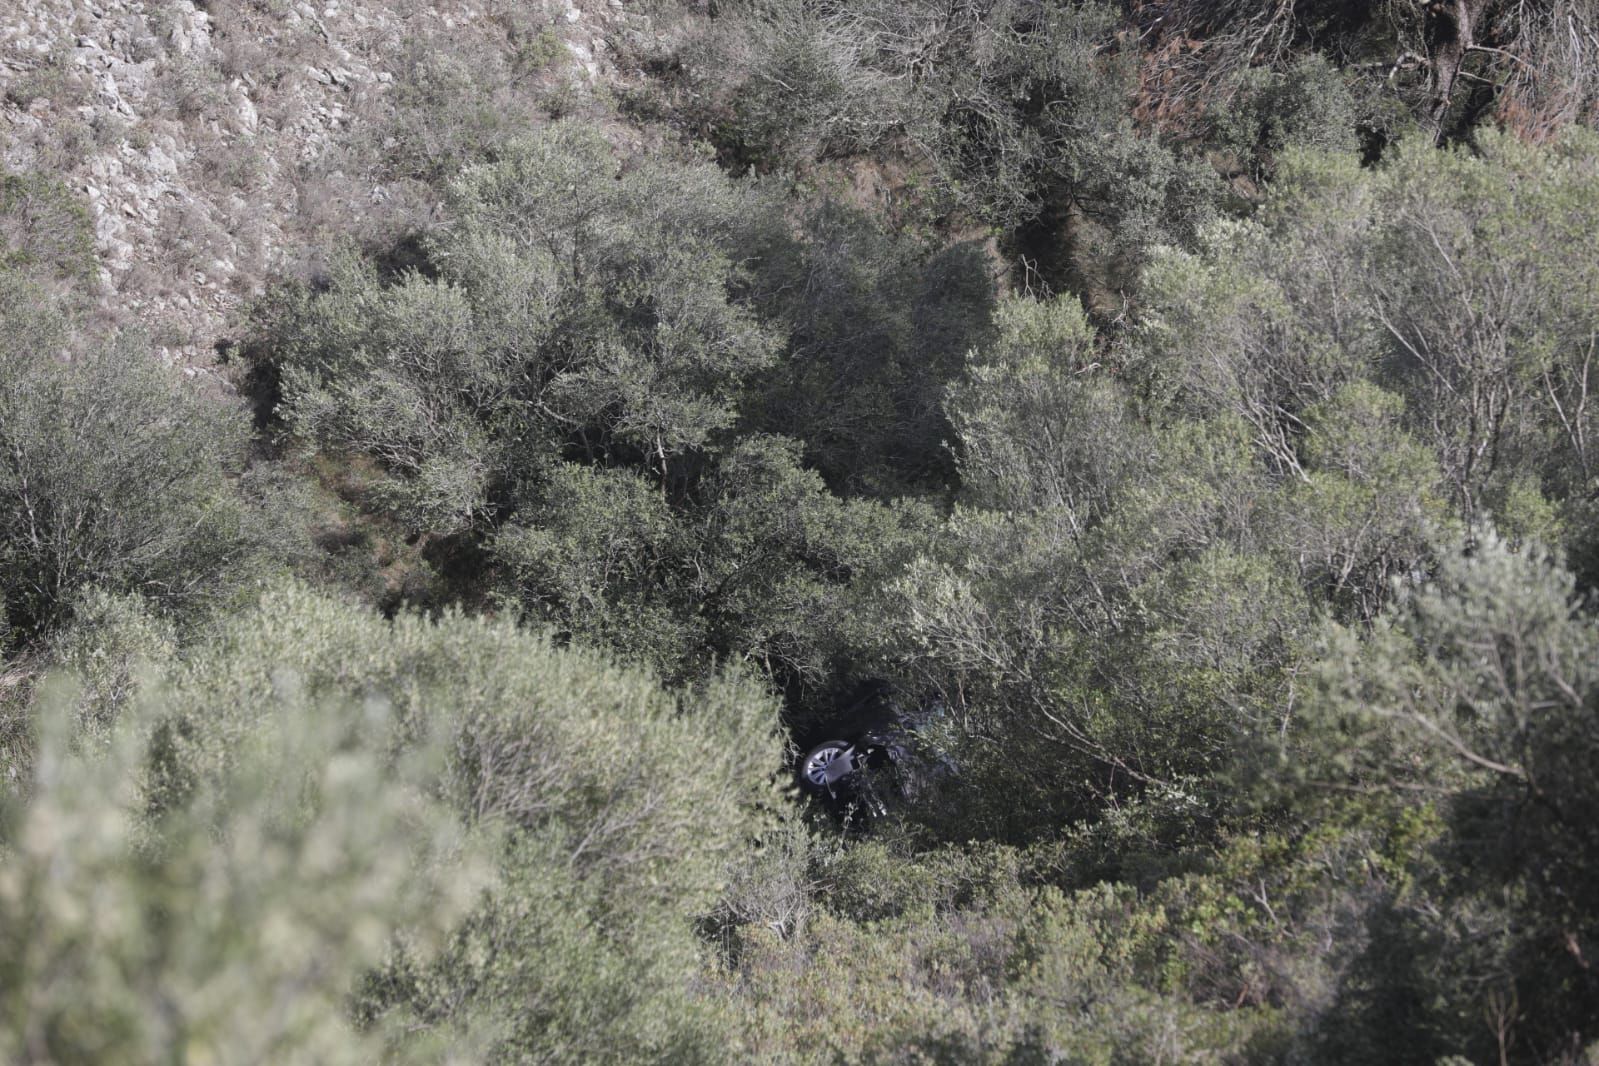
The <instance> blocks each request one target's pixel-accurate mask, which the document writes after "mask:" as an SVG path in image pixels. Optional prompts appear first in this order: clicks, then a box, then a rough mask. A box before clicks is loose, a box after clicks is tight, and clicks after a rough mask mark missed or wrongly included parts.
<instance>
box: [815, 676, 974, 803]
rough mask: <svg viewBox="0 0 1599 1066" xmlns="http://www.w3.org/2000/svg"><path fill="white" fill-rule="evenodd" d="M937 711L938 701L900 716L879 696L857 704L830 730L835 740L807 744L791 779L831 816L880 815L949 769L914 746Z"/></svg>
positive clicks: (890, 701)
mask: <svg viewBox="0 0 1599 1066" xmlns="http://www.w3.org/2000/svg"><path fill="white" fill-rule="evenodd" d="M943 710H944V705H943V703H942V701H940V700H937V699H931V700H925V701H922V702H921V703H920V704H918V705H917V706H916V708H915V709H914V710H912V711H905V710H902V709H901V708H900V707H899V705H898V702H897V701H896V700H894V699H892V698H891V697H885V695H884V694H883V692H882V691H877V692H874V693H873V695H872V696H870V697H869V698H867V699H866V700H863V701H858V702H857V704H856V706H854V707H853V708H852V709H851V713H846V715H845V716H844V719H843V722H844V724H843V725H841V726H840V725H835V727H834V728H835V729H837V731H838V733H839V734H841V735H837V736H834V737H832V738H830V739H827V740H823V741H821V742H820V743H817V744H813V745H812V746H810V747H809V748H808V749H807V750H806V752H805V754H804V755H803V756H802V757H801V758H800V761H799V765H798V767H797V768H796V774H795V776H796V778H797V780H798V782H799V786H800V789H801V791H803V792H805V793H806V794H807V795H809V796H811V797H813V798H815V799H818V800H820V801H822V802H823V803H825V804H827V805H828V806H831V807H833V808H835V809H837V810H842V811H857V812H860V813H864V814H866V815H868V816H874V817H875V816H881V815H883V814H886V813H887V811H888V808H889V806H890V805H891V804H893V803H894V802H896V801H899V800H904V799H908V798H914V796H915V794H916V793H917V792H919V791H920V790H921V789H923V788H925V787H927V786H928V785H929V784H931V783H933V782H935V781H936V779H937V778H939V777H941V776H943V775H944V774H946V773H948V772H949V771H950V770H951V769H952V768H951V767H950V766H949V765H948V763H947V761H945V760H943V759H941V758H937V757H935V756H934V755H933V754H932V753H931V752H929V751H928V750H927V745H925V744H922V743H919V734H921V733H922V732H924V731H925V730H926V729H927V727H928V725H929V724H930V723H931V722H934V721H937V720H938V719H940V718H941V717H942V716H943Z"/></svg>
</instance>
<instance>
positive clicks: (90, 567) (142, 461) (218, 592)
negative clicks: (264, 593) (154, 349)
mask: <svg viewBox="0 0 1599 1066" xmlns="http://www.w3.org/2000/svg"><path fill="white" fill-rule="evenodd" d="M71 328H72V324H71V323H70V321H69V320H68V319H67V318H66V317H65V315H64V314H63V312H62V311H61V310H60V309H59V308H58V307H57V306H56V305H55V304H54V303H52V302H51V301H50V300H49V299H48V298H47V297H45V295H44V294H43V293H41V292H40V290H39V289H37V288H36V287H34V286H32V285H30V284H28V283H27V282H25V281H23V280H22V279H20V278H18V277H17V276H16V275H15V274H10V273H0V439H3V440H4V444H5V447H4V452H3V454H0V598H3V600H4V602H5V604H6V608H7V612H8V617H9V620H10V624H11V627H12V631H13V637H14V638H22V639H26V638H28V637H31V636H32V635H34V634H37V633H39V632H41V631H43V630H46V629H48V628H50V627H52V626H54V625H55V624H57V623H58V622H60V621H61V620H62V619H63V618H64V617H65V616H66V614H67V613H68V612H69V611H70V607H71V604H72V601H73V598H74V596H75V595H76V593H77V592H78V591H79V590H81V589H85V588H87V587H89V586H91V585H92V586H97V587H100V588H102V589H104V590H106V591H108V592H111V593H136V594H138V595H140V596H143V597H145V598H146V599H148V600H150V601H151V602H152V603H154V604H156V605H157V606H158V608H159V609H161V610H163V611H170V612H175V613H177V614H186V613H192V612H194V611H196V610H199V609H201V608H203V607H205V606H206V605H208V604H213V603H216V602H219V601H221V600H224V599H226V598H227V597H228V596H230V595H231V594H233V592H234V591H235V590H237V589H238V588H239V587H240V586H241V585H242V584H244V583H245V582H247V581H248V580H249V579H250V577H251V566H250V565H249V564H250V562H251V560H252V559H254V558H257V557H258V554H259V551H260V549H261V548H262V546H263V545H262V542H263V538H264V534H263V532H262V530H261V527H260V525H259V523H258V521H257V519H256V518H255V517H254V516H253V515H252V514H251V513H250V511H249V510H248V509H247V508H246V507H245V506H244V505H243V504H242V503H241V501H240V500H239V499H238V497H237V495H236V494H235V493H234V491H233V489H232V487H231V485H230V484H229V481H228V475H229V474H230V473H233V472H236V471H237V470H238V469H239V467H240V466H241V465H242V462H243V459H244V452H245V445H246V442H247V440H248V438H249V432H250V429H249V422H248V420H247V419H246V417H245V415H244V413H243V411H242V410H240V409H239V407H238V406H237V405H233V404H228V403H225V402H220V401H218V400H217V399H215V398H213V397H210V396H202V395H200V394H198V393H197V392H196V391H194V389H193V388H191V387H190V386H189V385H188V384H186V383H185V382H184V381H183V379H182V378H181V377H180V376H179V375H178V374H177V373H176V372H175V371H173V370H170V369H168V368H166V367H163V366H161V365H160V364H159V363H158V362H157V361H156V360H155V359H154V358H153V357H152V355H151V354H150V353H149V352H148V351H147V350H146V349H144V348H143V346H142V345H139V344H137V343H135V342H134V341H133V340H131V339H129V338H123V339H120V340H118V341H117V342H115V343H110V344H104V343H100V344H96V343H89V344H85V345H73V344H71V343H69V342H70V340H71V333H70V331H71Z"/></svg>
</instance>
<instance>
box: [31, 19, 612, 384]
mask: <svg viewBox="0 0 1599 1066" xmlns="http://www.w3.org/2000/svg"><path fill="white" fill-rule="evenodd" d="M582 2H583V3H584V4H585V5H587V4H588V3H589V0H582ZM4 7H5V8H6V10H5V11H4V12H0V169H3V170H4V171H9V172H11V173H44V174H48V175H52V176H55V177H58V178H59V179H60V180H62V181H64V182H65V183H66V184H67V185H68V187H69V188H70V189H71V190H72V191H73V193H74V194H75V195H76V196H78V197H80V198H81V200H82V201H83V202H84V203H85V204H86V206H87V208H88V210H89V212H90V213H91V217H92V220H93V229H94V243H95V249H96V253H97V272H98V281H99V287H100V294H101V300H102V303H103V304H104V306H105V308H106V309H107V311H108V313H110V314H113V315H114V316H115V317H117V318H119V319H121V320H124V321H130V322H134V323H138V324H140V325H142V326H144V327H145V328H146V329H148V330H149V331H150V333H151V336H152V337H153V339H154V340H155V342H156V344H157V345H158V346H159V347H161V348H162V349H163V350H164V354H165V356H166V357H167V358H169V359H174V360H181V361H183V362H185V363H186V364H189V365H203V364H204V363H205V362H206V361H207V359H208V358H209V353H210V350H211V348H212V347H213V345H215V344H216V343H217V342H218V341H219V340H220V339H222V338H224V337H225V336H226V335H227V333H228V331H229V329H230V325H231V324H233V323H235V322H236V320H237V316H238V314H239V312H240V310H241V309H242V307H243V306H244V304H245V302H246V301H247V300H248V298H249V297H250V296H251V295H252V294H253V293H254V292H256V291H258V290H259V288H260V286H261V285H262V284H263V283H264V281H265V279H266V278H267V277H269V276H270V275H271V274H272V273H273V272H274V271H279V270H283V269H291V268H292V267H293V265H294V264H295V263H296V262H297V261H300V260H303V259H304V258H305V257H306V256H307V255H308V254H311V253H312V251H313V250H314V249H317V248H319V247H322V246H325V245H326V244H327V243H329V242H330V241H331V240H333V239H335V238H336V237H337V236H339V235H351V234H354V235H357V236H359V235H362V234H366V235H373V234H376V233H380V232H383V231H391V232H392V231H396V230H403V229H405V228H409V227H411V226H414V225H416V224H418V223H419V222H425V220H426V218H427V216H428V214H429V213H430V212H431V211H432V209H433V203H434V201H435V200H436V198H437V189H438V187H439V180H438V179H439V175H440V174H442V173H443V172H444V171H445V170H446V169H449V168H453V167H454V166H458V165H459V162H460V161H461V160H457V159H455V158H454V157H456V156H459V155H461V154H468V155H469V154H470V152H471V151H472V150H473V148H474V143H473V142H474V139H475V138H477V139H481V138H482V137H489V136H504V135H506V134H507V132H508V131H509V130H511V129H514V126H515V124H516V123H517V122H518V121H522V120H524V119H526V120H536V118H535V115H534V112H536V111H537V110H538V109H539V108H540V107H543V108H545V109H546V110H549V109H552V108H560V107H563V106H565V107H570V106H572V102H573V101H575V100H581V99H582V98H583V97H584V95H585V94H586V92H587V90H588V88H589V87H590V86H591V85H593V84H596V83H597V82H598V81H599V80H600V79H601V78H602V76H603V75H604V73H605V71H606V68H607V55H608V52H609V49H610V48H611V47H612V42H613V40H614V35H615V34H617V33H621V32H625V29H626V27H625V25H624V24H625V23H627V22H628V21H629V17H628V16H625V15H624V13H623V10H622V8H621V3H620V0H608V2H607V0H594V2H593V4H592V7H590V6H577V4H575V3H574V0H546V2H544V3H540V2H538V0H533V2H528V0H435V2H433V3H424V2H409V0H317V2H316V3H315V4H313V3H308V2H306V0H201V2H200V3H198V4H196V3H195V2H193V0H18V2H15V3H13V4H8V5H4ZM632 21H634V22H636V21H637V20H636V19H633V20H632ZM455 111H459V112H460V113H459V114H455V113H454V112H455ZM441 116H448V118H447V119H446V120H445V121H442V122H441V121H440V118H441Z"/></svg>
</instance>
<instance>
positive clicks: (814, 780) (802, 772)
mask: <svg viewBox="0 0 1599 1066" xmlns="http://www.w3.org/2000/svg"><path fill="white" fill-rule="evenodd" d="M849 747H850V745H849V741H847V740H824V741H823V742H822V743H820V744H818V745H816V747H814V748H812V749H811V750H810V751H808V752H806V753H805V758H803V759H801V760H800V764H799V773H798V774H797V775H796V776H797V777H798V778H799V785H800V788H802V789H804V790H805V791H806V792H808V793H809V794H811V795H812V796H826V795H828V794H829V792H830V790H829V789H828V787H827V782H826V781H825V780H823V779H822V778H821V777H820V776H819V775H820V773H821V772H822V771H823V770H825V769H826V768H827V765H828V764H829V763H831V762H832V761H833V760H834V759H836V758H838V757H839V756H840V755H842V754H844V753H845V752H846V751H848V750H849Z"/></svg>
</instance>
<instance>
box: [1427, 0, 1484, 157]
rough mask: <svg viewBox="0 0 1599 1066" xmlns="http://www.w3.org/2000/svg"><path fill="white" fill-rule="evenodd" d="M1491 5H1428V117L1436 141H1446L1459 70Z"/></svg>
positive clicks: (1463, 1) (1472, 0)
mask: <svg viewBox="0 0 1599 1066" xmlns="http://www.w3.org/2000/svg"><path fill="white" fill-rule="evenodd" d="M1492 2H1493V0H1433V2H1432V3H1430V4H1428V5H1427V20H1426V37H1427V62H1428V64H1429V66H1430V67H1431V68H1432V102H1431V106H1430V107H1429V109H1428V116H1427V117H1428V119H1429V121H1430V122H1431V124H1432V130H1433V136H1434V137H1435V138H1436V139H1437V140H1440V141H1441V140H1443V138H1444V133H1445V128H1444V124H1445V122H1446V121H1447V120H1448V117H1449V108H1450V105H1451V104H1453V103H1454V95H1455V83H1456V81H1457V80H1459V77H1460V68H1461V66H1462V65H1463V64H1464V63H1465V62H1466V54H1467V53H1468V52H1470V51H1471V49H1472V48H1473V47H1474V46H1475V45H1476V43H1477V36H1476V34H1477V30H1478V28H1479V26H1480V25H1481V23H1482V19H1483V16H1484V15H1486V14H1487V11H1488V7H1489V5H1490V4H1491V3H1492Z"/></svg>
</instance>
